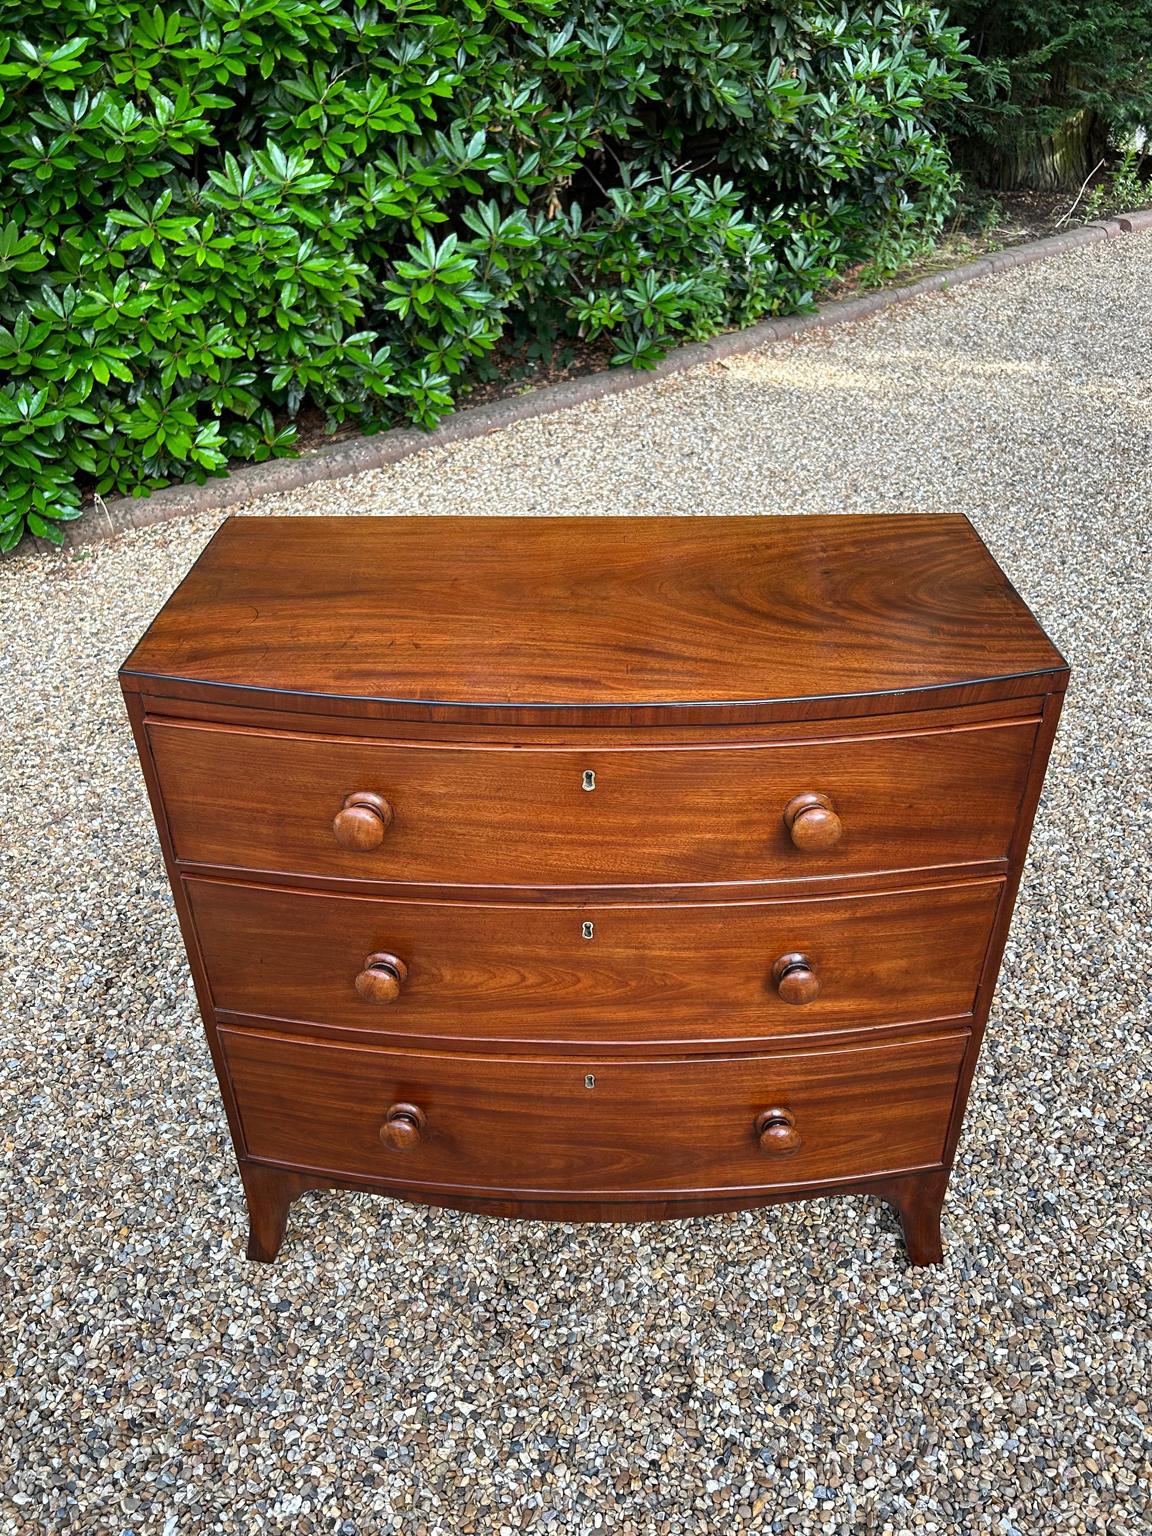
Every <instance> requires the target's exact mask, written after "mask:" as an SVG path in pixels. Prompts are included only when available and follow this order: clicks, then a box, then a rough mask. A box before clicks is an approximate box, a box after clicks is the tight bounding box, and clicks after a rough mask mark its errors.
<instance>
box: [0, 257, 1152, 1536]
mask: <svg viewBox="0 0 1152 1536" xmlns="http://www.w3.org/2000/svg"><path fill="white" fill-rule="evenodd" d="M1150 330H1152V238H1148V237H1139V236H1133V237H1131V238H1127V239H1124V240H1117V241H1109V242H1107V243H1101V244H1100V245H1097V246H1093V247H1091V248H1088V249H1085V250H1081V251H1077V252H1075V253H1072V254H1069V255H1066V256H1062V257H1057V258H1053V259H1051V260H1049V261H1047V262H1045V263H1043V264H1041V265H1038V266H1033V267H1028V268H1021V269H1019V270H1017V271H1013V272H1011V273H1009V274H1007V275H1005V276H1001V277H996V278H992V279H989V280H985V281H978V282H975V283H973V284H971V285H969V286H966V287H964V288H962V289H959V290H957V291H956V292H955V293H946V294H942V295H934V296H930V297H926V298H923V299H918V300H915V301H913V302H911V303H909V304H907V305H906V306H903V307H901V308H900V309H898V310H896V311H891V312H887V313H884V314H881V315H879V316H877V317H875V318H873V319H871V320H869V321H867V322H864V323H861V324H859V325H857V326H855V327H852V328H846V329H842V330H838V331H835V332H831V333H823V334H822V333H814V334H812V335H809V336H806V337H803V338H801V339H799V340H798V341H795V342H792V343H786V344H783V345H777V346H774V347H771V348H768V349H765V350H763V351H760V352H757V353H753V354H748V355H743V356H740V357H737V358H733V359H731V360H729V361H728V362H727V363H726V364H713V365H709V366H707V367H704V368H701V369H698V370H696V371H694V372H691V373H687V374H684V375H681V376H678V377H673V378H670V379H668V380H666V381H661V382H659V383H657V384H654V385H653V386H652V387H651V388H650V389H646V390H640V391H636V392H632V393H629V394H626V395H621V396H618V397H616V398H610V399H607V400H604V401H603V402H600V403H597V404H594V405H590V406H586V407H582V408H580V409H578V410H573V411H570V412H567V413H564V414H561V415H557V416H553V417H549V418H545V419H542V420H538V421H532V422H528V423H525V424H523V425H521V426H519V427H516V428H513V429H510V430H508V431H506V432H503V433H499V434H495V435H493V436H492V437H490V438H486V439H483V440H479V441H474V442H469V443H464V444H461V445H458V446H456V447H454V448H451V449H449V450H447V451H440V452H434V453H428V454H426V455H421V456H418V457H416V458H412V459H409V460H407V461H405V462H403V463H401V464H399V465H397V466H395V467H393V468H390V469H387V470H381V471H376V472H373V473H371V474H367V475H364V476H360V477H358V478H355V479H350V480H346V481H343V482H330V483H326V484H322V485H317V486H313V487H310V488H308V489H307V490H304V491H298V492H295V493H293V494H291V495H289V496H284V497H279V498H276V499H272V500H268V501H265V502H261V503H255V504H252V505H251V506H250V507H249V508H247V509H246V510H247V511H248V512H250V513H253V514H259V513H266V512H273V511H276V512H293V513H310V512H313V513H314V512H345V511H356V512H365V511H369V512H377V513H381V514H401V513H413V512H441V513H458V512H481V513H483V512H492V513H496V512H519V513H529V512H540V513H560V512H585V513H600V512H678V513H687V514H691V513H719V512H747V513H751V512H792V513H808V512H817V511H842V510H848V511H861V512H863V511H918V512H921V511H963V512H966V513H967V514H968V515H969V516H970V517H971V518H972V519H973V521H974V522H975V524H976V525H977V527H978V528H979V530H980V532H981V533H982V534H983V536H984V537H985V538H986V540H987V541H988V543H989V545H990V547H991V548H992V550H993V552H994V554H995V555H996V556H997V558H998V559H999V560H1000V561H1001V563H1002V564H1003V566H1004V567H1005V569H1006V570H1007V572H1008V574H1009V575H1010V576H1011V578H1012V579H1013V580H1014V582H1015V583H1016V585H1017V586H1018V588H1019V590H1020V591H1021V593H1022V595H1023V596H1024V597H1025V599H1026V600H1027V601H1028V602H1029V603H1030V604H1032V606H1033V607H1034V609H1035V610H1036V612H1037V613H1038V615H1039V617H1040V619H1041V621H1042V622H1043V623H1044V624H1045V626H1046V627H1047V629H1048V630H1049V632H1050V633H1051V635H1052V636H1053V638H1054V640H1055V641H1056V643H1057V644H1058V645H1059V646H1061V648H1062V649H1063V650H1064V651H1065V653H1066V654H1067V656H1068V657H1069V659H1070V661H1071V663H1072V666H1073V669H1074V676H1073V686H1072V690H1071V693H1070V696H1069V701H1068V705H1067V708H1066V710H1065V715H1064V721H1063V724H1062V727H1061V730H1060V734H1059V738H1058V740H1057V743H1056V748H1055V753H1054V757H1053V762H1052V768H1051V771H1050V776H1049V781H1048V786H1047V789H1046V791H1045V795H1044V800H1043V804H1042V806H1041V810H1040V815H1039V819H1038V823H1037V830H1036V834H1035V839H1034V842H1033V848H1032V853H1031V857H1030V859H1029V863H1028V868H1027V871H1026V875H1025V880H1024V885H1023V889H1022V892H1021V897H1020V906H1019V910H1018V914H1017V917H1016V921H1015V924H1014V926H1013V930H1012V936H1011V939H1010V942H1009V945H1008V953H1007V956H1006V959H1005V964H1004V972H1003V977H1002V980H1001V983H1000V987H999V990H998V993H997V997H996V1001H995V1005H994V1008H993V1017H992V1020H991V1024H990V1028H989V1036H988V1041H987V1044H986V1047H985V1053H984V1056H983V1058H982V1062H981V1066H980V1068H979V1071H978V1074H977V1077H976V1082H975V1086H974V1092H973V1099H972V1104H971V1108H970V1113H969V1117H968V1122H967V1126H966V1130H965V1134H964V1137H963V1139H962V1142H961V1147H960V1155H959V1159H958V1163H957V1167H956V1171H955V1175H954V1178H953V1183H952V1188H951V1192H950V1195H949V1199H948V1201H947V1204H946V1206H945V1228H946V1244H947V1258H946V1261H945V1263H944V1265H943V1266H942V1267H941V1268H940V1269H937V1270H911V1269H909V1268H907V1267H906V1265H905V1263H904V1262H903V1259H902V1257H901V1256H900V1250H899V1245H898V1239H897V1236H896V1225H895V1220H894V1218H893V1217H892V1215H891V1214H890V1213H889V1212H888V1211H887V1210H886V1209H885V1208H883V1207H880V1206H878V1205H876V1204H874V1203H872V1202H870V1201H866V1200H863V1199H844V1200H836V1201H826V1202H813V1203H811V1204H808V1205H795V1206H785V1207H777V1208H774V1209H768V1210H765V1211H759V1212H752V1213H746V1214H741V1215H733V1216H722V1217H714V1218H708V1219H698V1220H694V1221H690V1222H683V1223H668V1224H663V1225H644V1226H637V1227H629V1226H620V1227H577V1226H564V1225H547V1224H542V1223H523V1224H513V1223H494V1222H490V1221H487V1220H485V1219H483V1218H481V1217H473V1216H465V1215H458V1214H455V1213H451V1212H445V1211H436V1210H425V1209H422V1208H419V1207H410V1206H404V1205H401V1204H398V1203H396V1202H392V1201H388V1200H384V1199H376V1198H371V1197H367V1196H357V1195H339V1194H332V1193H329V1194H312V1195H309V1196H306V1197H305V1198H304V1199H302V1200H301V1201H299V1202H298V1203H297V1205H296V1206H295V1207H294V1208H293V1213H292V1217H291V1220H290V1224H289V1238H288V1243H287V1245H286V1247H285V1249H284V1251H283V1253H282V1255H281V1257H280V1259H279V1261H278V1262H277V1264H276V1265H275V1266H273V1267H271V1268H262V1267H258V1266H254V1265H250V1264H248V1263H246V1262H245V1260H244V1259H243V1257H242V1253H243V1241H244V1231H245V1223H244V1216H243V1201H242V1196H241V1190H240V1184H239V1180H238V1178H237V1177H236V1175H235V1172H234V1169H233V1166H232V1161H231V1156H230V1152H229V1148H228V1138H227V1132H226V1128H225V1123H224V1117H223V1114H222V1112H221V1110H220V1107H219V1103H218V1098H217V1091H216V1084H215V1080H214V1077H213V1074H212V1070H211V1066H210V1063H209V1059H208V1053H207V1050H206V1049H205V1046H204V1043H203V1038H202V1034H201V1029H200V1025H199V1022H198V1019H197V1016H196V1010H195V1005H194V1001H193V996H192V989H191V986H190V984H189V980H188V975H187V969H186V965H185V960H184V955H183V951H182V949H181V945H180V938H179V933H178V931H177V925H176V921H175V917H174V914H173V910H172V905H171V901H170V897H169V894H168V891H167V887H166V884H165V880H164V874H163V870H162V868H161V863H160V858H159V854H158V851H157V847H156V842H155V837H154V834H153V830H152V826H151V821H150V817H149V813H148V807H147V804H146V800H145V795H144V790H143V786H142V784H141V781H140V774H139V770H138V767H137V763H136V758H135V753H134V750H133V747H132V743H131V740H130V737H129V733H128V729H127V725H126V723H125V719H124V715H123V711H122V708H121V704H120V701H119V697H118V692H117V687H116V682H115V671H116V667H117V665H118V663H119V662H120V660H121V659H122V658H123V656H124V655H125V654H126V653H127V651H128V649H129V648H130V646H131V644H132V643H133V642H134V640H135V639H136V637H137V635H138V634H139V633H140V632H141V631H142V629H143V628H144V626H145V624H146V623H147V621H148V619H149V618H150V617H151V615H152V614H153V613H154V612H155V610H156V609H157V608H158V607H159V605H160V603H161V602H162V601H163V599H164V598H165V596H166V595H167V594H168V592H169V591H170V590H171V588H172V586H173V585H174V584H175V582H176V581H177V579H178V578H179V577H180V576H181V575H182V573H183V572H184V571H185V570H186V568H187V567H188V565H189V564H190V562H191V561H192V559H193V558H194V556H195V555H196V553H197V551H198V550H199V549H200V548H201V546H202V545H203V543H204V542H205V540H206V539H207V537H208V536H209V534H210V533H211V531H212V529H213V527H214V526H215V524H216V522H217V517H216V516H215V515H212V516H207V517H199V518H196V519H193V520H189V521H185V522H181V523H166V524H161V525H158V526H156V527H153V528H149V529H144V530H141V531H139V532H134V533H130V534H127V535H125V536H123V537H122V538H120V539H119V540H117V541H116V542H114V543H111V544H108V545H106V546H101V547H97V548H95V549H93V550H91V551H81V552H79V553H78V554H77V555H75V556H63V557H56V558H43V557H41V556H40V555H38V554H35V553H28V554H22V555H20V556H17V557H16V558H14V559H11V560H9V561H6V562H4V563H3V565H2V566H0V601H2V609H0V613H2V623H3V647H4V665H3V672H2V686H3V701H2V708H3V714H2V720H3V738H2V740H3V746H2V748H0V751H2V753H3V759H4V772H3V775H2V793H3V821H2V825H3V828H4V839H3V858H4V866H3V891H4V896H5V906H6V915H5V919H4V925H3V932H2V936H0V937H2V942H3V946H4V952H5V961H4V967H5V980H4V985H3V991H2V995H0V1007H2V1009H3V1034H2V1038H0V1104H2V1117H0V1139H2V1143H3V1152H4V1159H5V1175H4V1178H3V1181H2V1184H0V1269H2V1274H3V1293H4V1300H3V1318H2V1322H0V1328H2V1333H0V1531H2V1532H3V1533H5V1536H9V1533H11V1536H32V1533H36V1536H40V1533H44V1532H64V1531H67V1532H82V1533H84V1536H121V1533H136V1532H143V1533H149V1536H152V1533H156V1536H177V1533H197V1536H200V1533H237V1536H249V1533H265V1532H289V1531H291V1532H293V1533H308V1532H325V1533H334V1532H335V1533H341V1536H384V1533H393V1532H396V1533H399V1532H403V1533H404V1536H472V1533H475V1536H505V1533H512V1532H516V1533H519V1532H521V1531H544V1532H550V1533H554V1536H584V1533H586V1532H591V1531H604V1532H616V1533H620V1536H701V1533H708V1536H712V1533H720V1532H722V1533H724V1536H728V1533H742V1532H757V1533H764V1532H787V1533H793V1532H805V1533H808V1532H811V1533H827V1536H859V1533H871V1536H911V1533H917V1536H918V1533H921V1532H924V1533H928V1532H937V1533H944V1536H953V1533H957V1536H974V1533H994V1536H1088V1533H1099V1536H1105V1533H1107V1536H1147V1532H1148V1531H1149V1530H1150V1529H1152V1499H1150V1495H1149V1460H1148V1451H1149V1444H1148V1424H1149V1410H1148V1394H1149V1383H1150V1380H1152V1372H1150V1370H1149V1347H1148V1346H1149V1340H1148V1297H1149V1274H1148V1269H1149V1229H1150V1226H1152V1217H1150V1206H1149V1201H1148V1155H1147V1145H1148V1133H1149V1113H1148V1111H1149V1086H1148V1084H1149V1071H1148V1067H1149V1044H1148V1033H1147V1023H1148V1005H1147V992H1148V959H1147V956H1148V930H1149V918H1148V902H1147V889H1148V863H1149V857H1148V849H1149V842H1150V838H1152V815H1150V809H1149V808H1150V804H1152V801H1150V798H1149V794H1148V784H1147V758H1146V745H1142V737H1143V738H1144V742H1145V743H1146V734H1147V726H1148V720H1149V715H1150V713H1152V711H1150V709H1149V695H1148V685H1147V678H1148V676H1149V675H1150V673H1152V656H1150V654H1149V651H1150V646H1149V625H1148V602H1147V599H1148V570H1149V566H1150V563H1152V516H1150V513H1152V478H1150V464H1152V459H1150V452H1149V450H1150V448H1152V351H1150V349H1149V346H1148V336H1149V334H1150Z"/></svg>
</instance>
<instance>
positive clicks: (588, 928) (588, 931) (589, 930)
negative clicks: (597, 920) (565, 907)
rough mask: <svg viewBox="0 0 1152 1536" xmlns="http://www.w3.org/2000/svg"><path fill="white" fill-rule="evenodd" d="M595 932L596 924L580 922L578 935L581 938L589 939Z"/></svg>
mask: <svg viewBox="0 0 1152 1536" xmlns="http://www.w3.org/2000/svg"><path fill="white" fill-rule="evenodd" d="M595 933H596V925H595V924H594V923H582V924H581V926H580V937H581V938H582V939H591V938H593V937H594V936H595Z"/></svg>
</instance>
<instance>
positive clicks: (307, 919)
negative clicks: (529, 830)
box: [185, 878, 1002, 1045]
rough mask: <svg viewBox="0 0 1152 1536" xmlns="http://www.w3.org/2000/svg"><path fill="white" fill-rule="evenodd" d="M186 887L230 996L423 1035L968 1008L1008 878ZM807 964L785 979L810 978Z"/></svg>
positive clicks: (814, 1019)
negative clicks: (427, 893)
mask: <svg viewBox="0 0 1152 1536" xmlns="http://www.w3.org/2000/svg"><path fill="white" fill-rule="evenodd" d="M185 888H186V890H187V893H188V898H189V901H190V903H191V907H192V911H193V913H194V915H195V920H196V928H197V932H198V935H199V943H200V949H201V952H202V954H203V956H204V960H205V964H206V967H207V972H208V977H209V981H210V984H211V989H212V997H213V1001H214V1004H215V1007H216V1009H217V1011H218V1012H222V1013H226V1014H231V1015H245V1016H264V1017H270V1018H279V1019H285V1020H297V1021H301V1022H303V1023H305V1024H321V1025H330V1026H337V1027H340V1028H343V1029H354V1030H366V1031H369V1032H371V1033H373V1034H385V1035H393V1036H397V1037H407V1038H416V1039H419V1040H431V1039H434V1038H436V1039H442V1040H445V1041H455V1040H464V1039H468V1038H469V1037H471V1038H472V1039H474V1040H481V1041H494V1040H505V1041H509V1042H520V1043H523V1042H541V1043H544V1042H553V1043H555V1042H567V1043H570V1044H571V1043H576V1044H579V1045H584V1044H594V1043H601V1044H605V1045H611V1044H616V1045H619V1044H627V1043H628V1042H632V1043H635V1044H639V1043H641V1042H644V1043H648V1044H651V1043H657V1042H660V1041H676V1042H683V1041H689V1040H692V1041H736V1040H757V1039H760V1038H766V1037H774V1036H780V1035H791V1034H812V1033H819V1032H821V1031H825V1030H841V1029H862V1028H867V1027H869V1026H875V1025H883V1024H893V1023H900V1022H904V1021H908V1022H915V1021H922V1020H923V1021H927V1020H933V1019H945V1018H957V1017H965V1018H966V1017H967V1016H968V1015H969V1014H970V1013H971V1010H972V1007H973V1003H974V999H975V994H976V988H977V983H978V981H979V977H980V971H981V967H982V965H983V961H984V952H985V948H986V946H987V942H988V936H989V932H990V930H991V925H992V920H993V917H994V915H995V912H996V907H997V903H998V901H999V899H1000V894H1001V890H1002V883H1001V882H1000V881H998V880H985V881H974V882H971V883H966V884H956V885H947V886H940V887H935V888H923V889H918V890H906V891H895V892H889V893H885V894H873V895H867V896H865V895H861V896H837V897H827V898H818V899H813V900H808V901H789V900H783V899H781V900H775V901H760V902H740V903H716V902H713V903H708V904H704V905H690V904H687V903H682V904H666V905H654V904H653V905H644V906H623V905H617V906H604V905H601V906H595V905H580V906H576V905H556V906H540V905H536V906H527V905H525V906H521V905H515V904H512V903H504V904H498V903H492V904H489V905H483V906H481V905H474V904H466V903H436V902H426V901H399V900H381V899H377V898H368V897H361V896H337V895H332V894H328V893H321V892H309V891H293V890H287V889H284V888H276V887H269V886H254V885H242V884H236V883H233V882H230V881H223V880H213V879H206V878H188V879H187V880H186V881H185ZM586 935H587V936H586ZM375 954H389V955H392V956H394V957H397V958H398V959H399V960H400V961H402V962H403V966H404V967H405V968H406V971H407V974H406V976H404V978H403V983H402V985H401V987H400V990H399V995H398V997H397V998H396V999H395V1000H394V1001H391V1002H382V1001H380V1000H375V1001H374V1000H371V999H369V998H366V997H365V996H363V995H361V991H360V990H358V987H359V988H365V989H368V990H378V989H377V988H376V987H375V981H376V979H377V978H381V979H382V982H383V983H384V987H385V990H387V987H388V986H389V985H390V981H389V975H388V973H387V970H386V968H383V967H378V968H377V970H376V971H375V972H374V973H373V975H372V976H369V977H367V978H365V979H364V980H362V981H358V978H359V977H360V976H361V974H362V972H364V970H365V968H366V961H367V960H368V957H370V956H372V955H375ZM788 955H797V956H804V957H806V958H807V960H808V962H809V965H808V969H809V970H810V972H811V973H812V974H813V975H814V976H815V977H816V978H817V980H818V983H819V987H820V991H819V995H818V996H817V997H816V998H815V1000H813V1001H809V1002H806V1003H801V1004H796V1003H790V1002H787V1001H784V1000H783V998H782V997H781V996H780V995H779V993H778V990H777V987H776V985H775V984H774V981H773V967H774V962H775V961H777V960H778V959H780V958H781V957H784V956H788ZM801 969H803V968H802V967H799V966H794V967H793V969H792V971H791V973H790V974H791V980H792V983H793V986H792V988H791V989H790V988H789V987H788V985H787V984H786V983H785V984H784V990H785V991H788V990H796V989H797V984H799V987H798V989H799V990H801V991H803V990H805V984H804V979H803V977H801V976H800V975H799V974H798V973H799V971H800V970H801ZM808 985H809V986H810V983H809V984H808Z"/></svg>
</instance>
